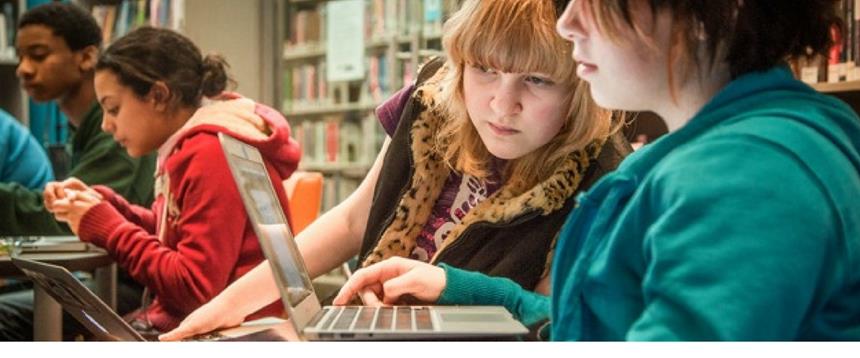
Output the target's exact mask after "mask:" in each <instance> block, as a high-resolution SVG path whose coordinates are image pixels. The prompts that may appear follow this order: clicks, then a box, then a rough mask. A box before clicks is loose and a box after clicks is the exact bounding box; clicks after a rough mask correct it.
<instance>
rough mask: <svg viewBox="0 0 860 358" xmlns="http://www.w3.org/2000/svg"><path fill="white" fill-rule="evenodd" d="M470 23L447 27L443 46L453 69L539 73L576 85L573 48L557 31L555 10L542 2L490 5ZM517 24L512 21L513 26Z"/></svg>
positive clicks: (480, 7) (501, 0)
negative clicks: (469, 67) (459, 66)
mask: <svg viewBox="0 0 860 358" xmlns="http://www.w3.org/2000/svg"><path fill="white" fill-rule="evenodd" d="M478 2H480V1H476V2H475V4H470V3H468V2H467V3H466V4H464V8H465V7H466V6H475V8H474V9H472V10H473V11H464V12H463V13H464V15H465V13H468V12H471V14H470V15H469V16H468V18H459V19H453V18H452V20H453V21H449V22H448V23H447V24H446V25H447V26H446V28H445V32H444V33H445V35H444V37H443V45H444V47H445V49H446V52H447V54H448V56H449V58H450V59H451V60H452V61H453V62H455V63H461V64H466V65H477V66H486V67H489V68H493V69H496V70H499V71H502V72H508V73H514V72H516V73H541V74H545V75H547V76H549V77H550V78H552V80H553V81H556V82H559V83H563V84H569V83H572V82H573V81H574V79H575V73H573V72H574V71H571V70H570V69H571V68H573V66H574V62H573V58H572V54H571V45H570V44H569V43H568V42H566V41H565V40H564V39H562V38H561V36H559V35H558V33H556V31H555V17H556V12H555V7H554V5H553V3H552V1H546V0H494V1H485V2H486V4H477V3H478ZM514 19H515V20H514Z"/></svg>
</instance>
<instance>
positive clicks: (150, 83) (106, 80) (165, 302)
mask: <svg viewBox="0 0 860 358" xmlns="http://www.w3.org/2000/svg"><path fill="white" fill-rule="evenodd" d="M228 82H229V78H228V76H227V73H226V63H225V62H224V60H223V59H222V58H220V57H217V56H212V55H207V56H206V57H203V56H202V55H201V54H200V50H199V49H198V48H197V47H196V46H195V45H194V44H193V43H192V42H191V41H190V40H188V39H187V38H185V37H183V36H182V35H180V34H178V33H176V32H173V31H170V30H165V29H156V28H147V27H144V28H140V29H137V30H135V31H132V32H131V33H129V34H128V35H126V36H125V37H122V38H120V39H119V40H117V41H116V42H115V43H114V44H113V45H111V46H110V47H109V48H108V49H107V50H106V51H105V52H104V53H103V54H102V55H101V57H100V58H99V61H98V64H97V66H96V75H95V89H96V94H97V97H98V101H99V103H100V104H101V106H102V108H103V109H104V122H103V124H102V129H103V130H105V131H106V132H108V133H111V134H112V135H113V136H114V138H115V139H116V141H117V142H119V143H120V144H121V145H122V146H123V147H125V148H126V150H127V151H128V153H129V154H130V155H131V156H134V157H137V156H141V155H144V154H146V153H149V152H151V151H153V150H158V165H157V169H156V173H155V176H156V184H155V193H156V199H155V203H154V204H153V205H152V208H151V209H147V208H142V207H138V206H135V205H131V204H129V203H128V202H127V201H126V200H125V199H123V198H122V197H120V196H119V195H117V194H116V193H114V192H113V191H112V190H111V189H109V188H107V187H104V186H93V187H88V186H87V185H85V184H84V183H82V182H80V181H79V180H76V179H70V180H67V181H64V182H61V183H51V184H49V185H48V187H47V188H46V193H45V204H46V206H47V207H48V208H49V210H51V211H52V212H53V213H54V214H55V216H56V217H57V219H58V220H62V221H66V222H68V223H69V226H71V228H72V230H73V231H74V232H75V234H77V235H78V236H79V237H80V238H81V240H83V241H86V242H90V243H92V244H95V245H97V246H99V247H102V248H104V249H105V250H107V251H108V253H109V254H110V255H111V256H112V257H113V258H114V259H115V260H116V261H117V263H118V264H119V265H122V267H123V268H125V269H126V270H128V272H129V273H130V274H131V275H132V277H133V278H134V279H136V280H137V281H139V282H140V283H142V284H143V285H145V286H146V287H147V288H148V289H149V290H150V291H151V292H152V293H153V294H154V300H153V301H152V302H151V304H147V305H145V307H142V309H141V310H139V311H138V312H137V313H136V315H135V316H134V317H133V319H134V322H135V323H137V324H138V325H139V327H142V328H152V329H155V330H157V331H166V330H169V329H172V328H173V327H175V326H176V325H177V324H178V323H179V322H180V321H181V320H182V319H183V318H184V317H185V316H186V315H188V314H189V313H191V312H192V311H193V310H194V309H196V308H197V307H199V306H200V305H202V304H204V303H206V302H207V301H209V300H210V299H211V298H213V297H215V295H217V294H218V293H219V292H221V290H223V289H224V288H225V287H227V285H229V284H230V283H231V282H233V281H235V280H236V279H238V278H239V277H241V276H242V275H243V274H245V273H246V272H247V271H249V270H250V269H251V268H253V267H254V266H256V265H257V264H259V263H260V262H261V261H262V260H263V255H262V252H261V250H260V247H259V243H258V241H257V237H256V235H255V234H254V231H253V228H252V227H251V223H250V222H249V220H248V217H247V215H246V213H245V209H244V206H243V205H242V200H241V197H240V196H239V191H238V189H237V187H236V184H235V182H234V181H233V177H232V175H231V173H230V170H229V168H228V166H227V161H226V158H225V157H224V153H223V150H222V149H221V146H220V144H219V141H218V138H217V133H219V132H225V133H228V134H230V135H232V136H234V137H236V138H239V139H240V140H242V141H244V142H246V143H248V144H251V145H253V146H255V147H257V148H258V149H259V150H260V152H261V153H262V154H263V157H264V159H265V162H266V167H267V169H268V172H269V175H270V176H271V178H272V180H273V182H275V183H278V182H280V181H282V180H283V179H286V178H287V177H288V176H289V175H290V174H291V173H292V172H293V171H294V170H295V168H296V165H297V164H298V160H299V157H300V153H299V149H298V146H297V144H296V142H295V141H293V140H292V139H290V130H289V126H288V125H287V121H286V120H285V119H284V118H283V117H282V116H281V115H280V114H279V113H278V112H277V111H275V110H273V109H271V108H268V107H265V106H263V105H260V104H257V103H255V102H253V101H251V100H249V99H246V98H242V97H240V96H238V95H236V94H232V93H225V92H223V91H224V89H225V88H226V86H227V83H228ZM213 97H214V98H213ZM275 190H276V192H277V194H278V197H279V199H280V200H281V205H282V207H284V208H287V205H286V204H287V203H286V195H285V193H284V191H283V188H282V187H281V186H279V185H276V186H275ZM288 216H289V215H288ZM280 310H282V307H280V305H279V304H273V305H269V306H268V307H266V308H263V309H262V310H260V311H258V312H257V313H256V314H255V315H253V316H258V317H261V316H270V315H275V314H279V313H280Z"/></svg>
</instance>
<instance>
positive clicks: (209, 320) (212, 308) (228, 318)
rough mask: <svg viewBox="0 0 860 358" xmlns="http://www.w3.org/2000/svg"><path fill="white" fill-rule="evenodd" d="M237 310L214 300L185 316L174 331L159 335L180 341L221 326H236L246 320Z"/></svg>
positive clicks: (164, 339)
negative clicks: (237, 313)
mask: <svg viewBox="0 0 860 358" xmlns="http://www.w3.org/2000/svg"><path fill="white" fill-rule="evenodd" d="M234 312H236V310H234V309H231V307H227V306H223V305H221V304H220V302H219V300H217V299H216V300H212V301H209V303H207V304H205V305H203V306H200V308H198V309H196V310H194V312H191V314H190V315H188V317H185V319H184V320H182V322H181V323H179V326H178V327H176V328H174V329H173V330H172V331H170V332H167V333H165V334H162V335H160V336H158V340H160V341H178V340H181V339H184V338H187V337H192V336H196V335H199V334H204V333H208V332H212V331H214V330H216V329H219V328H227V327H235V326H238V325H240V324H242V322H243V321H244V320H245V317H238V316H237V315H235V314H234Z"/></svg>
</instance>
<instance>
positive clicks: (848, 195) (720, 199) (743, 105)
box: [335, 0, 860, 340]
mask: <svg viewBox="0 0 860 358" xmlns="http://www.w3.org/2000/svg"><path fill="white" fill-rule="evenodd" d="M835 3H836V2H835V1H823V0H808V1H763V0H745V1H696V2H690V1H644V0H638V1H621V0H601V1H596V0H579V1H571V2H569V4H567V6H566V9H565V12H564V14H563V15H562V17H561V18H560V19H559V21H558V25H557V28H558V31H559V33H560V34H561V35H562V36H563V37H564V38H565V39H567V40H569V41H570V42H572V43H573V44H574V52H573V56H574V58H575V59H576V61H577V63H578V65H577V67H576V72H577V74H578V75H579V76H580V77H581V78H582V79H584V80H585V81H587V82H589V84H590V85H591V93H592V96H593V97H594V99H595V101H596V102H597V103H598V104H599V105H602V106H604V107H607V108H613V109H621V110H629V111H641V110H651V111H654V112H656V113H658V114H659V115H660V116H662V117H663V119H664V120H665V121H666V122H667V123H668V124H669V126H670V128H671V129H673V130H674V131H673V133H672V134H670V135H668V136H665V137H664V138H662V139H660V140H658V141H657V142H654V143H652V144H650V145H648V146H646V147H645V148H643V149H641V150H640V151H638V152H637V153H635V154H633V155H631V156H630V157H628V158H627V159H626V160H625V161H624V162H623V163H622V164H621V166H620V167H619V168H618V170H617V171H616V172H615V173H613V174H611V175H608V176H606V177H604V178H603V179H602V180H601V181H600V182H598V183H597V184H596V185H595V186H594V187H592V189H591V190H590V191H589V192H587V193H585V194H583V195H581V196H580V198H579V206H578V208H577V209H576V210H575V211H574V212H573V213H572V214H571V216H570V217H569V218H568V221H567V223H566V224H565V229H564V230H563V231H562V233H561V235H560V237H559V241H558V244H557V247H556V253H555V259H554V264H553V269H552V281H551V282H552V296H551V297H546V296H540V295H537V294H535V293H532V292H527V291H525V290H523V289H521V288H519V287H518V286H517V285H516V284H514V283H512V282H510V281H509V280H505V279H501V278H490V277H488V276H485V275H481V274H478V273H471V272H465V271H462V270H458V269H455V268H451V267H447V266H444V265H440V266H439V267H436V266H429V265H426V264H422V263H416V262H413V261H408V260H405V259H392V260H388V261H385V262H382V263H380V264H378V265H375V266H372V267H369V268H367V269H364V270H360V271H358V272H356V274H355V275H354V276H353V278H352V279H351V280H350V281H349V282H348V283H347V285H346V286H345V287H344V288H343V290H342V291H341V293H340V294H339V296H338V297H337V299H336V300H335V303H341V304H342V303H345V302H347V299H348V298H350V297H352V296H354V295H356V294H358V293H359V292H362V291H364V292H371V293H374V294H372V295H363V296H364V297H366V298H369V299H370V300H374V299H375V298H381V299H382V301H383V302H385V303H393V302H397V301H398V298H399V297H401V296H403V295H406V294H409V295H411V296H414V297H416V298H418V299H421V300H424V301H428V302H437V303H440V304H499V305H505V306H506V307H507V308H508V309H509V310H511V311H512V312H513V313H514V314H516V315H517V316H518V317H519V318H520V319H521V320H523V321H524V322H525V323H527V324H531V323H535V322H538V321H540V320H542V319H545V318H549V319H550V321H551V322H552V324H551V328H550V329H549V330H548V331H549V333H551V338H552V339H554V340H858V339H860V204H858V198H860V119H858V117H857V115H856V114H855V113H854V112H853V111H852V110H851V109H850V108H849V107H848V106H847V105H845V104H844V103H842V102H840V101H838V100H836V99H833V98H831V97H828V96H825V95H822V94H819V93H817V92H816V91H815V90H813V89H812V88H810V87H808V86H806V85H805V84H803V83H801V82H798V81H797V80H795V79H794V78H793V76H792V74H791V72H790V71H789V69H788V68H787V67H786V66H785V65H784V64H783V62H782V61H783V60H784V59H785V58H787V57H792V56H797V55H805V54H810V53H813V54H815V53H824V52H825V51H826V50H827V49H828V48H829V46H830V45H831V44H830V42H831V40H830V36H829V30H830V28H831V26H832V24H833V23H835V21H836V18H837V17H836V15H835V8H834V4H835ZM807 51H808V52H807Z"/></svg>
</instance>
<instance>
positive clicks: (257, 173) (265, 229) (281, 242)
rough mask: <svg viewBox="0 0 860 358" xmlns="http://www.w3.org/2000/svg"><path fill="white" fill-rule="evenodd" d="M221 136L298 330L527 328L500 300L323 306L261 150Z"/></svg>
mask: <svg viewBox="0 0 860 358" xmlns="http://www.w3.org/2000/svg"><path fill="white" fill-rule="evenodd" d="M218 138H219V139H220V141H221V146H222V148H224V153H225V155H226V157H227V163H228V164H229V165H230V170H231V172H232V173H233V178H234V179H235V180H236V186H237V187H238V188H239V193H240V194H241V196H242V200H243V202H244V204H245V210H246V211H247V212H248V216H249V217H250V218H251V221H252V223H253V227H254V230H255V232H256V234H257V237H258V238H259V240H260V246H261V247H262V249H263V253H264V254H265V256H266V258H267V259H268V260H269V264H270V265H271V266H272V272H274V274H275V280H276V281H277V284H278V288H279V289H280V291H281V299H282V301H283V303H284V306H285V308H286V310H287V312H288V313H289V315H290V318H291V319H290V321H291V322H292V324H293V325H294V326H295V329H296V333H297V334H299V335H300V336H303V337H305V338H307V339H312V340H315V339H320V340H329V339H336V340H349V339H357V340H371V339H374V340H375V339H380V340H400V339H402V340H416V339H471V338H476V339H498V338H513V337H516V336H521V335H524V334H526V333H528V329H527V328H526V327H525V326H523V325H522V324H521V323H520V322H518V321H517V320H515V319H514V318H513V316H512V315H511V314H510V313H509V312H508V311H507V310H506V309H505V308H504V307H502V306H394V307H367V306H327V307H322V306H321V304H320V301H319V299H318V298H317V295H316V293H315V292H314V288H313V285H312V284H311V280H310V277H309V275H308V271H307V268H306V267H305V264H304V261H303V260H302V256H301V253H300V252H299V249H298V247H297V246H296V243H295V241H294V240H293V235H292V233H291V232H290V228H289V226H288V225H287V220H286V218H285V217H284V211H283V209H282V208H281V204H280V202H279V200H278V198H277V196H276V195H275V192H274V189H273V186H272V181H271V179H270V177H269V175H268V172H267V171H266V167H265V165H264V163H263V159H262V157H261V155H260V152H259V151H258V150H257V149H256V148H254V147H253V146H250V145H248V144H245V143H243V142H241V141H239V140H236V139H235V138H232V137H230V136H229V135H226V134H224V133H219V134H218Z"/></svg>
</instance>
